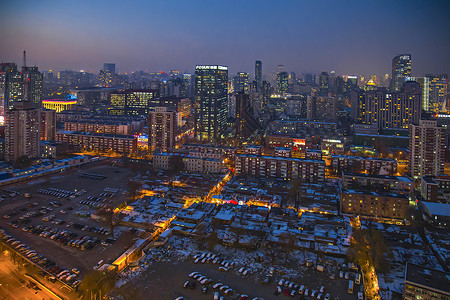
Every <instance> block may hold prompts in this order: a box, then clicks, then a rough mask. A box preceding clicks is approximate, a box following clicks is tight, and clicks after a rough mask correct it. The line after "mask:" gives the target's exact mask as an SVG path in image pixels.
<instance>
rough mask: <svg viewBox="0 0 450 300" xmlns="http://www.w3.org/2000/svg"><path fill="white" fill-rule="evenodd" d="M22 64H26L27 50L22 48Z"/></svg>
mask: <svg viewBox="0 0 450 300" xmlns="http://www.w3.org/2000/svg"><path fill="white" fill-rule="evenodd" d="M23 66H24V67H26V66H27V51H25V50H23Z"/></svg>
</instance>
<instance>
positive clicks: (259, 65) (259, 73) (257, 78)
mask: <svg viewBox="0 0 450 300" xmlns="http://www.w3.org/2000/svg"><path fill="white" fill-rule="evenodd" d="M255 81H256V90H257V91H258V92H259V91H260V89H261V87H262V62H261V61H260V60H257V61H256V62H255Z"/></svg>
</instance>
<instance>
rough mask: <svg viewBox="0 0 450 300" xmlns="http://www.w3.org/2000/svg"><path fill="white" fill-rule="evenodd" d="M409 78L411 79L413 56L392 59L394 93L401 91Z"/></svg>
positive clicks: (392, 86) (392, 87)
mask: <svg viewBox="0 0 450 300" xmlns="http://www.w3.org/2000/svg"><path fill="white" fill-rule="evenodd" d="M407 77H411V54H401V55H397V56H395V57H394V58H393V59H392V84H391V89H392V90H393V91H399V90H400V88H401V87H402V84H403V82H405V81H406V78H407Z"/></svg>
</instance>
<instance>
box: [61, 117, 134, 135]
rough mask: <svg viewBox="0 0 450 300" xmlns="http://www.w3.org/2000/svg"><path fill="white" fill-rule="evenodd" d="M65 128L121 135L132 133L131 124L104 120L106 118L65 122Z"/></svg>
mask: <svg viewBox="0 0 450 300" xmlns="http://www.w3.org/2000/svg"><path fill="white" fill-rule="evenodd" d="M64 130H67V131H81V132H91V133H106V134H120V135H129V134H131V131H132V130H131V125H130V124H122V123H120V122H115V121H104V120H101V121H97V120H91V121H87V120H85V121H80V122H74V121H71V122H65V123H64Z"/></svg>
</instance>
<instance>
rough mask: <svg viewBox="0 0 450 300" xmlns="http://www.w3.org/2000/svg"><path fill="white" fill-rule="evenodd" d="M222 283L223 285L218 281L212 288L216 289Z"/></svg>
mask: <svg viewBox="0 0 450 300" xmlns="http://www.w3.org/2000/svg"><path fill="white" fill-rule="evenodd" d="M222 285H223V283H221V282H218V283H216V284H214V285H213V288H214V289H218V288H220V287H221V286H222Z"/></svg>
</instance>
